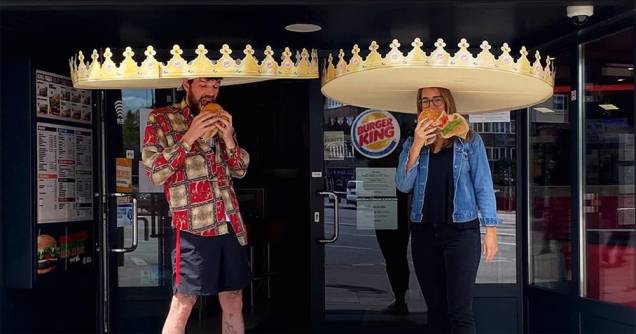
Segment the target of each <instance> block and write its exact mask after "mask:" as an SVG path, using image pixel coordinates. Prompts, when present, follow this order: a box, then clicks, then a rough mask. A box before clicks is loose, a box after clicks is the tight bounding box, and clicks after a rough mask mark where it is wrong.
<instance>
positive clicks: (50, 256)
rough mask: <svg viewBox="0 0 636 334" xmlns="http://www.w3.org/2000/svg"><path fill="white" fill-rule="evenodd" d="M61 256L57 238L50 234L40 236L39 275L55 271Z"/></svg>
mask: <svg viewBox="0 0 636 334" xmlns="http://www.w3.org/2000/svg"><path fill="white" fill-rule="evenodd" d="M59 255H60V248H59V247H58V246H57V241H56V240H55V238H53V237H52V236H50V235H48V234H41V235H38V268H37V273H38V275H41V274H46V273H49V272H51V271H53V270H54V269H55V266H56V265H57V260H58V258H59Z"/></svg>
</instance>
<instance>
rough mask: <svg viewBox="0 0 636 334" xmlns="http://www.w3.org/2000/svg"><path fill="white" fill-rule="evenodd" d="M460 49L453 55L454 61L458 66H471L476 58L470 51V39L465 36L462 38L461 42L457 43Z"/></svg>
mask: <svg viewBox="0 0 636 334" xmlns="http://www.w3.org/2000/svg"><path fill="white" fill-rule="evenodd" d="M457 46H458V47H459V50H458V51H457V52H455V55H454V56H453V59H452V61H451V62H452V63H454V64H456V65H458V66H471V65H473V62H474V58H473V55H472V54H471V53H470V51H468V47H469V46H470V44H468V41H467V40H466V39H465V38H462V39H461V40H460V41H459V43H457Z"/></svg>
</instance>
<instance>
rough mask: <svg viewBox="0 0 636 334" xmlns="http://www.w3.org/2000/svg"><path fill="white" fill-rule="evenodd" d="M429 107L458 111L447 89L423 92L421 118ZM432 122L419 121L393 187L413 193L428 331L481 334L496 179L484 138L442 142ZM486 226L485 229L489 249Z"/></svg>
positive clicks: (492, 250) (493, 247)
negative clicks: (480, 295)
mask: <svg viewBox="0 0 636 334" xmlns="http://www.w3.org/2000/svg"><path fill="white" fill-rule="evenodd" d="M425 108H432V109H434V110H435V111H436V112H442V111H445V112H446V113H448V114H453V113H455V112H456V107H455V101H454V99H453V95H452V94H451V92H450V91H449V90H448V89H444V88H436V87H429V88H421V89H419V91H418V96H417V110H418V113H420V112H422V110H423V109H425ZM432 123H433V121H431V120H426V119H423V120H421V121H419V122H418V124H417V126H416V128H415V132H414V135H413V136H412V137H409V138H407V139H406V141H405V142H404V145H403V148H402V153H401V155H400V161H399V165H398V170H397V173H396V180H395V181H396V185H397V188H398V189H399V190H400V191H401V192H404V193H409V192H411V191H412V192H413V196H412V198H413V200H412V206H411V212H410V221H411V224H410V226H411V252H412V257H413V265H414V267H415V273H416V275H417V278H418V281H419V284H420V288H421V290H422V293H423V295H424V298H425V299H426V304H427V306H428V316H429V324H430V325H431V327H432V328H433V329H435V330H437V331H438V332H452V333H475V320H474V316H473V309H472V302H473V290H474V284H475V279H476V276H477V268H478V266H479V261H480V258H481V254H482V252H483V255H484V257H485V260H486V261H487V262H489V261H491V260H492V259H493V258H494V257H495V255H496V254H497V234H496V233H497V232H496V225H497V224H498V223H499V221H500V220H499V219H498V218H497V215H496V214H497V211H496V202H495V193H494V189H493V184H492V176H491V174H490V167H489V165H488V158H487V156H486V149H485V147H484V143H483V141H482V139H481V137H480V136H479V134H477V133H476V132H474V131H472V130H471V131H469V133H468V136H467V137H466V140H464V139H461V138H458V137H452V138H450V139H444V138H442V137H441V136H439V135H438V134H439V133H438V131H439V130H438V129H437V128H436V127H434V126H433V124H432ZM478 212H479V213H480V217H478ZM480 223H481V226H483V227H484V228H485V230H486V233H485V236H484V240H483V248H482V241H481V235H480Z"/></svg>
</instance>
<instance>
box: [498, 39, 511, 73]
mask: <svg viewBox="0 0 636 334" xmlns="http://www.w3.org/2000/svg"><path fill="white" fill-rule="evenodd" d="M510 50H511V49H510V47H509V46H508V43H504V44H503V46H502V47H501V51H502V54H500V55H499V58H497V62H496V64H497V67H499V68H501V69H506V70H513V65H514V64H515V60H514V59H512V56H511V55H510Z"/></svg>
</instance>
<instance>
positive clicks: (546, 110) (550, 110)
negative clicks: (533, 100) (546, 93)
mask: <svg viewBox="0 0 636 334" xmlns="http://www.w3.org/2000/svg"><path fill="white" fill-rule="evenodd" d="M533 109H534V110H536V111H538V112H542V113H547V112H554V110H552V109H550V108H546V107H536V108H533Z"/></svg>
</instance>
